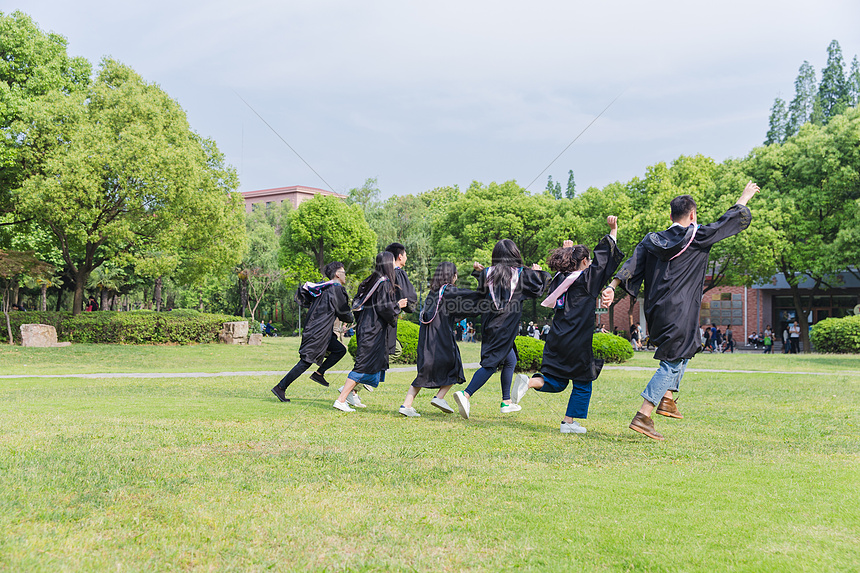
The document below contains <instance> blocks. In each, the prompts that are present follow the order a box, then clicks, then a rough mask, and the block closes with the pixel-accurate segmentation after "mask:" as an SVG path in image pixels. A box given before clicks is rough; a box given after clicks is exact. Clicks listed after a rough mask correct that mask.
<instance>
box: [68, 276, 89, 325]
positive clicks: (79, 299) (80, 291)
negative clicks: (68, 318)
mask: <svg viewBox="0 0 860 573" xmlns="http://www.w3.org/2000/svg"><path fill="white" fill-rule="evenodd" d="M83 275H84V273H82V272H80V271H78V272H77V273H75V302H74V303H73V306H72V314H73V315H75V316H77V315H79V314H81V312H83V310H84V285H85V284H87V277H86V276H83Z"/></svg>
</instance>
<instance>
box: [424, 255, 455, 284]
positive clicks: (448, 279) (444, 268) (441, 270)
mask: <svg viewBox="0 0 860 573" xmlns="http://www.w3.org/2000/svg"><path fill="white" fill-rule="evenodd" d="M456 274H457V265H455V264H454V263H449V262H448V261H442V262H441V263H439V266H437V267H436V270H435V271H433V278H432V279H430V290H433V291H438V290H439V289H441V288H442V286H443V285H449V284H454V275H456Z"/></svg>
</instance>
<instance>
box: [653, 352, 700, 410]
mask: <svg viewBox="0 0 860 573" xmlns="http://www.w3.org/2000/svg"><path fill="white" fill-rule="evenodd" d="M689 361H690V359H689V358H682V359H681V360H678V361H676V362H668V361H666V360H661V361H660V367H659V368H657V372H655V373H654V376H652V377H651V381H650V382H648V386H646V387H645V391H644V392H642V397H643V398H645V399H646V400H648V401H649V402H651V403H652V404H654V405H655V406H659V405H660V400H661V399H662V398H663V395H664V394H665V393H666V392H667V391H669V390H671V391H672V392H677V391H678V389H679V388H678V386H679V385H680V384H681V378H683V376H684V371H685V370H686V369H687V362H689Z"/></svg>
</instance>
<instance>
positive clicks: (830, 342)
mask: <svg viewBox="0 0 860 573" xmlns="http://www.w3.org/2000/svg"><path fill="white" fill-rule="evenodd" d="M809 338H810V340H811V342H812V345H813V346H814V347H815V350H816V352H825V353H834V354H860V316H846V317H844V318H827V319H824V320H822V321H821V322H819V323H817V324H816V325H814V326H813V327H812V334H810V336H809Z"/></svg>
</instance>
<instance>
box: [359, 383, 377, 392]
mask: <svg viewBox="0 0 860 573" xmlns="http://www.w3.org/2000/svg"><path fill="white" fill-rule="evenodd" d="M362 386H364V389H365V390H367V391H368V392H373V391H374V390H376V388H374V387H373V386H371V385H370V384H362Z"/></svg>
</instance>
